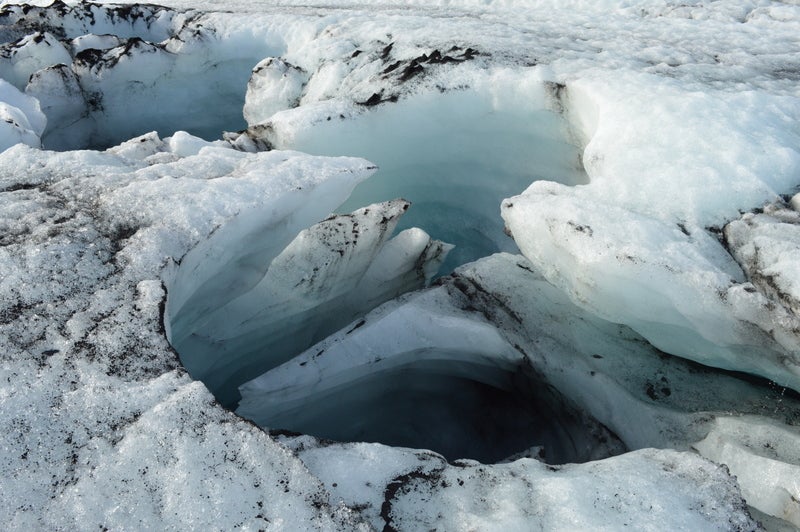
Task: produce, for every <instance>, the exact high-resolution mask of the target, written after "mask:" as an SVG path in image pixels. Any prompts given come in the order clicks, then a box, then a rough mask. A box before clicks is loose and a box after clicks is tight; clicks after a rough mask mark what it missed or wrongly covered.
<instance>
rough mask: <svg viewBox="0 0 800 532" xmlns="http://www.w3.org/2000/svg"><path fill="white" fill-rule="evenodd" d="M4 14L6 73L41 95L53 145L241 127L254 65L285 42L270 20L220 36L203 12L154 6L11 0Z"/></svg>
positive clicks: (1, 50) (0, 12) (1, 69)
mask: <svg viewBox="0 0 800 532" xmlns="http://www.w3.org/2000/svg"><path fill="white" fill-rule="evenodd" d="M0 20H2V22H3V24H2V26H3V28H2V30H0V34H2V36H3V37H5V40H6V41H7V42H6V43H5V44H3V45H2V46H0V77H2V78H3V79H6V80H8V81H9V82H10V83H12V84H13V85H14V86H16V88H17V89H19V90H20V91H24V92H25V93H26V94H28V95H29V96H33V97H35V98H37V99H38V100H39V102H40V105H41V109H42V112H43V113H44V114H45V116H46V117H47V126H46V128H45V130H44V132H43V134H42V135H41V141H42V146H43V147H44V148H46V149H52V150H73V149H105V148H108V147H111V146H114V145H116V144H119V143H120V142H123V141H125V140H128V139H131V138H134V137H137V136H139V135H142V134H144V133H148V132H150V131H154V130H155V131H157V132H158V134H159V135H160V136H161V137H162V138H163V137H166V136H170V135H171V134H173V133H174V132H176V131H180V130H183V131H187V132H189V133H191V134H193V135H196V136H199V137H201V138H204V139H206V140H216V139H219V138H221V137H222V134H223V132H224V131H239V130H242V129H244V128H245V127H246V123H245V120H244V117H243V114H242V108H243V106H244V102H245V91H246V87H247V82H248V80H249V78H250V74H251V71H252V68H253V66H254V65H256V64H257V63H258V62H259V61H260V60H261V59H262V58H264V57H268V56H273V55H280V54H281V53H283V52H284V51H285V46H286V45H285V43H284V42H283V41H282V39H281V38H280V37H279V36H277V35H274V34H273V33H271V32H270V31H269V30H268V29H264V30H263V31H262V33H261V34H258V33H256V34H254V33H253V32H252V31H245V32H244V34H243V35H238V34H236V32H233V33H232V34H231V35H227V36H226V37H225V38H224V39H223V38H221V37H220V36H219V35H217V33H215V30H213V29H211V28H210V27H208V26H209V25H208V24H207V23H205V22H204V20H203V19H202V17H200V16H199V15H198V14H197V13H191V12H189V13H181V12H178V11H174V10H171V9H169V8H165V7H160V6H155V5H133V6H113V5H112V6H104V5H100V4H91V3H84V4H77V5H67V4H65V3H64V2H61V1H56V2H54V3H53V4H52V5H50V6H47V7H36V6H13V5H11V6H6V7H4V8H2V9H0Z"/></svg>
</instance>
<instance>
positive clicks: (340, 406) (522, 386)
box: [258, 349, 625, 464]
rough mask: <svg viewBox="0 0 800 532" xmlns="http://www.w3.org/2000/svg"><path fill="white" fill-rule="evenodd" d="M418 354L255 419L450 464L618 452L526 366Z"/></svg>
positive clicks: (619, 447) (603, 432) (553, 460)
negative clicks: (438, 457) (431, 455)
mask: <svg viewBox="0 0 800 532" xmlns="http://www.w3.org/2000/svg"><path fill="white" fill-rule="evenodd" d="M425 351H426V352H415V353H410V354H408V355H409V358H412V359H416V360H414V361H411V362H406V363H404V364H402V365H398V366H393V367H390V368H387V369H382V370H380V369H377V368H376V369H375V370H374V371H371V372H369V373H366V374H364V375H362V376H360V377H354V378H353V379H351V380H350V379H344V378H343V379H342V380H341V381H340V385H338V386H336V387H335V388H333V389H329V390H326V391H325V392H324V393H316V394H314V393H310V394H309V395H308V396H306V397H305V398H303V399H302V400H295V401H287V402H285V403H280V402H279V403H278V406H279V408H277V409H276V410H275V412H274V413H273V414H272V415H270V416H267V418H265V419H259V420H258V421H259V423H262V424H264V425H265V426H269V427H271V428H278V427H280V428H281V429H284V430H288V431H294V432H301V433H304V434H310V435H313V436H316V437H319V438H325V439H330V440H335V441H365V442H377V443H383V444H386V445H392V446H400V447H410V448H417V449H430V450H433V451H436V452H438V453H440V454H442V455H443V456H444V457H445V458H447V459H448V460H450V461H452V460H457V459H464V458H465V459H473V460H478V461H480V462H483V463H495V462H498V461H502V460H505V459H509V458H516V457H521V456H531V457H535V458H537V459H540V460H543V461H545V462H547V463H550V464H563V463H578V462H585V461H588V460H594V459H599V458H604V457H607V456H611V455H614V454H619V453H621V452H624V451H625V446H624V444H622V442H620V441H619V439H618V438H617V437H616V436H614V435H613V434H612V433H611V432H610V431H608V430H607V429H606V428H605V427H603V426H602V425H600V424H599V423H597V422H596V421H594V420H592V419H590V418H589V417H588V416H586V415H585V414H583V413H581V412H579V411H578V410H577V409H575V408H573V407H572V406H570V405H569V403H568V402H567V401H565V400H564V398H563V397H561V396H560V394H559V393H558V392H556V391H555V390H553V389H552V388H551V387H549V386H548V385H547V384H546V383H544V382H542V381H541V380H540V379H538V378H536V377H535V376H534V375H531V374H530V372H529V371H527V368H526V367H517V366H507V367H504V366H503V365H502V364H497V365H487V364H485V363H477V362H472V361H470V358H480V357H473V354H463V356H460V355H459V354H454V353H436V352H435V350H434V349H431V350H425ZM403 358H407V357H405V356H404V357H403ZM437 358H439V360H436V359H437ZM454 358H455V359H459V358H460V360H453V359H454Z"/></svg>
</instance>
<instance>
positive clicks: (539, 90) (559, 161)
mask: <svg viewBox="0 0 800 532" xmlns="http://www.w3.org/2000/svg"><path fill="white" fill-rule="evenodd" d="M520 84H522V85H523V87H522V88H520V87H519V85H520ZM559 87H560V86H557V85H555V84H552V83H547V82H541V81H538V82H536V83H530V82H528V83H521V82H520V80H519V79H514V78H511V79H502V78H500V79H497V78H495V79H491V80H489V81H485V82H482V83H476V87H473V88H469V89H461V90H454V91H449V92H444V93H441V92H439V91H436V90H434V91H430V92H425V93H422V94H417V95H414V96H410V97H408V98H405V99H401V100H400V101H399V102H397V103H389V104H382V105H380V106H378V107H377V108H375V109H371V110H369V111H367V112H365V113H363V114H361V115H359V116H357V117H356V118H355V119H347V120H343V119H341V118H340V117H338V116H336V115H334V116H333V117H331V119H330V120H324V121H321V122H317V123H314V124H313V125H311V126H310V127H305V128H303V129H301V130H299V131H292V132H291V135H290V136H287V137H288V138H287V139H286V140H282V138H281V136H280V132H279V133H278V134H277V138H276V145H277V146H278V147H282V148H284V147H285V148H291V149H296V150H299V151H304V152H307V153H313V154H319V155H332V156H336V155H353V156H359V157H364V158H366V159H368V160H370V161H372V162H374V163H375V164H377V165H378V166H379V168H380V170H379V171H378V173H377V174H376V175H374V176H373V177H372V178H370V179H369V180H367V181H365V182H364V183H362V184H361V185H359V186H358V187H357V188H356V190H355V191H354V193H353V194H352V195H351V197H350V199H349V200H348V201H347V202H346V203H345V204H344V205H343V206H342V207H341V209H340V211H341V212H348V211H349V210H352V209H354V208H357V207H359V206H363V205H367V204H369V203H373V202H376V201H384V200H387V199H391V198H394V197H403V198H405V199H407V200H409V201H411V203H412V204H413V208H412V209H411V210H410V211H409V213H408V214H407V215H406V216H405V217H404V218H403V220H402V221H401V222H400V225H399V226H398V230H402V229H405V228H407V227H421V228H422V229H424V230H425V231H427V232H428V233H429V234H430V235H431V236H432V237H434V238H437V239H439V240H443V241H445V242H449V243H451V244H455V246H456V247H455V249H454V250H453V251H452V252H451V253H450V255H449V256H448V260H447V262H446V263H445V264H444V266H443V267H442V270H441V271H442V273H449V272H450V271H452V270H453V268H455V267H456V266H459V265H461V264H465V263H467V262H471V261H473V260H477V259H479V258H481V257H485V256H488V255H491V254H492V253H496V252H500V251H505V252H512V253H513V252H518V250H517V247H516V245H515V244H514V241H513V240H512V239H511V238H509V237H508V236H506V235H505V234H504V231H503V229H504V227H503V221H502V219H501V218H500V215H499V212H500V203H501V201H502V200H503V199H504V198H508V197H511V196H514V195H516V194H519V193H520V192H522V191H523V190H525V189H526V188H527V187H528V186H529V185H530V184H531V183H532V182H534V181H537V180H542V179H546V180H550V181H556V182H559V183H563V184H566V185H577V184H583V183H587V182H588V177H587V175H586V173H585V171H584V169H583V165H582V161H581V146H580V142H579V141H578V140H577V138H576V136H575V134H574V133H573V132H572V131H571V129H570V126H569V123H568V121H567V120H566V119H565V117H564V115H563V112H562V108H563V107H562V103H561V102H560V101H559V98H560V97H561V92H562V91H561V89H563V87H561V88H559ZM525 89H528V90H525ZM278 131H280V130H278Z"/></svg>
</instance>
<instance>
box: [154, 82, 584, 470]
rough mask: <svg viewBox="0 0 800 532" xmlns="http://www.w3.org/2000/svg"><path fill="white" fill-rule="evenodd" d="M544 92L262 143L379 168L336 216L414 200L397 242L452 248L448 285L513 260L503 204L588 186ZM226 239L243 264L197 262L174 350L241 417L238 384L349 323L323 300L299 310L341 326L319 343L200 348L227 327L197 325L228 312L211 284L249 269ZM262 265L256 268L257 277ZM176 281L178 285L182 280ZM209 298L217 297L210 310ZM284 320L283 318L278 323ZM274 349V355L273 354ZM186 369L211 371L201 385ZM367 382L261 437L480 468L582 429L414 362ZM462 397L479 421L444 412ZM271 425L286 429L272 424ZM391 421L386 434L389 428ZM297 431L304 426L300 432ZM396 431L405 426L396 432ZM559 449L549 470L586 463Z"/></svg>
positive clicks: (320, 127)
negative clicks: (467, 269) (411, 236)
mask: <svg viewBox="0 0 800 532" xmlns="http://www.w3.org/2000/svg"><path fill="white" fill-rule="evenodd" d="M542 86H544V87H545V88H544V89H543V88H542ZM551 89H552V88H551ZM551 89H548V88H547V85H546V84H544V85H540V86H539V97H538V98H533V99H531V98H527V96H528V95H526V94H525V92H524V91H515V90H513V88H511V87H502V86H501V87H497V86H492V87H490V88H489V89H484V90H478V89H474V88H473V89H459V90H452V91H436V90H434V91H429V92H423V93H421V94H416V95H412V96H409V97H407V98H402V99H400V100H399V101H398V102H394V103H385V104H382V105H379V106H377V107H374V108H364V109H362V111H363V112H360V113H357V114H356V116H355V117H350V118H345V117H343V116H339V115H338V114H337V115H333V116H331V117H328V118H325V117H323V118H322V120H321V121H319V120H315V121H309V123H305V124H304V125H302V126H300V127H299V128H295V129H294V130H293V131H291V132H290V133H291V134H286V135H285V136H282V134H281V128H280V124H276V126H275V127H274V128H273V129H272V134H273V135H274V137H273V138H269V140H270V142H271V143H272V144H273V145H274V146H275V147H276V148H278V149H293V150H298V151H303V152H306V153H311V154H315V155H330V156H340V155H347V156H361V157H364V158H366V159H369V160H370V161H372V162H375V163H377V164H378V165H379V167H380V170H379V172H378V173H377V174H375V175H374V176H373V177H371V178H370V179H368V180H367V181H365V182H364V183H362V184H361V185H359V186H358V187H357V188H356V190H355V191H354V193H353V194H352V195H351V197H350V198H349V199H348V200H347V201H346V203H344V204H343V205H341V206H340V208H339V210H338V212H340V213H346V212H350V211H353V210H355V209H358V208H361V207H364V206H366V205H369V204H372V203H376V202H379V201H384V200H389V199H392V198H398V197H403V198H405V199H408V200H410V201H411V202H412V207H411V209H409V210H408V212H407V213H406V214H405V215H404V216H403V218H402V219H401V221H400V224H399V226H398V227H397V229H396V230H397V231H401V230H403V229H405V228H409V227H420V228H422V229H424V230H425V231H427V232H428V233H429V234H430V235H431V236H432V237H433V238H436V239H439V240H442V241H445V242H449V243H452V244H455V245H456V248H455V250H454V251H452V252H451V254H450V256H449V257H448V260H447V262H446V263H445V264H444V265H443V266H442V268H441V272H442V274H447V273H449V272H451V271H452V269H453V268H455V267H457V266H459V265H461V264H465V263H467V262H470V261H473V260H476V259H479V258H481V257H484V256H488V255H490V254H493V253H495V252H498V251H510V252H517V248H516V246H515V244H514V242H513V240H512V239H511V238H510V237H509V236H507V235H506V234H505V232H504V227H503V222H502V219H501V217H500V203H501V201H502V200H503V199H504V198H507V197H510V196H513V195H515V194H518V193H520V192H522V191H523V190H525V189H526V188H527V187H528V186H529V185H530V184H531V183H532V182H533V181H536V180H541V179H547V180H552V181H557V182H560V183H563V184H566V185H577V184H581V183H586V182H588V178H587V176H586V174H585V172H584V170H583V166H582V164H581V150H580V147H579V146H578V142H576V140H575V136H574V135H573V134H572V132H571V130H570V127H569V124H568V122H567V120H565V118H564V115H563V113H562V112H560V111H561V102H560V101H558V96H559V93H560V91H559V90H551ZM498 91H499V92H498ZM504 91H505V92H504ZM289 112H290V113H292V112H302V110H295V111H289ZM293 123H295V124H296V123H297V122H296V121H293ZM222 233H228V234H227V235H226V236H225V239H227V240H226V242H225V243H224V247H226V248H227V249H228V250H229V251H231V250H235V249H239V250H241V251H240V252H241V253H242V254H243V256H242V257H240V258H238V259H237V258H236V257H228V258H227V259H226V261H225V263H224V264H222V263H221V264H219V265H217V266H212V265H209V264H208V263H205V264H203V266H202V267H203V268H204V269H206V268H212V269H213V268H217V269H218V270H219V272H218V275H217V274H208V275H206V276H205V278H206V279H208V281H207V283H206V284H207V285H208V286H199V287H197V288H196V292H197V293H196V294H194V295H189V294H187V295H186V297H185V301H195V302H197V303H198V304H196V305H195V304H192V305H184V307H185V308H186V310H185V311H184V310H179V311H177V312H176V313H174V314H172V313H170V314H169V319H170V322H171V325H172V331H173V335H174V336H177V337H181V338H182V340H181V341H179V342H178V343H174V344H173V345H174V346H175V348H176V350H177V351H178V352H179V353H180V355H181V358H182V359H183V361H184V364H185V365H186V367H187V368H188V369H189V371H190V372H191V373H192V375H193V376H194V377H195V378H198V379H200V380H202V381H203V382H205V383H206V385H207V386H208V387H209V389H211V391H212V392H213V393H214V394H215V396H216V397H217V398H218V399H219V401H220V402H221V403H222V404H223V405H225V406H227V407H228V408H235V407H236V404H237V402H238V400H239V393H238V387H239V386H240V385H242V384H243V383H245V382H248V381H250V380H251V379H254V378H255V377H258V376H259V375H261V374H263V373H264V372H268V371H269V370H270V369H271V368H273V367H276V366H278V365H279V364H280V363H282V362H285V361H287V360H290V359H291V358H293V357H294V356H296V355H298V354H300V353H301V352H303V351H305V350H306V349H308V348H309V347H311V346H313V345H314V344H315V343H317V342H319V341H320V340H323V339H324V338H325V337H326V336H327V334H330V333H331V332H332V331H334V330H336V329H338V328H341V327H344V326H345V325H347V324H348V323H350V322H351V320H352V319H353V317H352V316H351V312H350V311H349V309H346V308H343V309H340V310H337V309H336V308H332V307H331V303H330V302H329V301H320V302H319V304H318V306H317V307H316V308H311V309H308V310H305V311H303V313H302V320H307V322H308V323H316V322H319V321H321V320H323V321H324V320H327V322H331V321H332V320H333V321H335V320H337V319H338V320H340V321H342V322H341V323H338V322H337V323H327V325H326V326H325V327H314V328H313V329H314V330H318V331H319V332H318V333H313V332H311V333H309V334H298V335H289V337H288V338H281V339H280V341H279V342H277V341H276V340H275V335H274V334H264V335H261V336H260V338H262V339H263V341H264V343H263V344H261V345H251V344H252V342H250V341H249V340H247V339H248V338H251V337H250V336H245V335H244V333H243V334H242V335H238V334H237V333H236V332H235V331H233V332H230V333H229V334H225V335H224V338H223V337H222V335H221V336H219V337H215V338H207V331H209V330H215V329H219V328H220V327H218V326H217V325H221V323H220V324H214V323H209V320H208V319H207V318H204V317H203V316H199V315H198V313H201V314H202V313H203V311H202V310H198V309H203V308H206V309H209V310H208V312H209V313H211V312H212V310H211V309H214V308H217V307H220V306H222V305H224V304H225V301H223V299H224V298H226V297H230V296H229V294H228V291H227V290H225V289H223V288H220V287H216V288H215V286H211V285H213V284H214V283H216V282H217V280H218V279H221V278H224V279H228V280H230V278H231V276H232V275H236V272H234V271H231V265H236V264H244V265H249V266H252V260H251V259H252V257H251V256H249V255H248V256H244V255H245V254H248V253H249V254H251V255H252V254H254V253H255V252H254V251H253V249H252V244H248V243H247V242H244V241H243V242H239V243H235V242H233V241H231V240H230V239H231V238H233V239H236V238H239V239H242V240H244V239H246V238H247V235H240V236H238V237H237V236H235V235H236V231H231V232H226V231H221V232H220V234H222ZM220 238H221V237H220ZM264 256H266V255H264ZM270 260H271V259H270ZM184 266H185V265H182V266H181V269H183V268H184ZM268 266H269V264H263V265H261V266H260V269H261V270H263V271H262V273H263V272H265V271H266V268H268ZM321 266H323V265H320V267H321ZM187 269H188V268H187ZM245 270H246V271H245ZM207 273H208V272H207ZM190 274H191V273H190ZM177 275H178V276H180V275H181V271H180V270H179V271H178V272H177ZM241 275H243V276H245V275H247V276H252V275H253V271H252V268H249V269H248V268H245V269H243V271H242V273H241ZM250 284H251V285H252V284H253V283H252V282H251V283H250ZM188 285H191V283H190V282H189V283H188ZM200 296H201V297H200ZM237 297H239V296H237ZM209 298H210V299H209ZM214 298H221V299H220V301H212V300H211V299H214ZM378 303H379V302H376V303H375V304H378ZM263 304H264V305H265V308H266V307H268V306H270V302H268V301H267V302H263ZM351 304H352V301H351ZM168 306H169V305H168ZM271 308H273V310H271V311H270V319H271V320H272V321H274V322H275V323H282V322H294V321H297V319H300V317H299V315H298V316H293V315H292V314H291V312H292V311H291V310H280V309H278V310H274V308H275V307H274V306H273V307H271ZM368 310H369V308H366V309H364V312H367V311H368ZM281 312H286V313H287V315H286V316H282V315H280V313H281ZM187 313H188V314H187ZM315 313H316V314H315ZM220 319H223V318H220ZM247 319H248V316H239V317H237V316H230V315H228V314H225V316H224V320H226V322H230V323H234V324H235V323H240V322H241V323H243V322H246V321H247ZM212 321H213V319H212ZM193 324H195V325H197V330H194V329H193V327H194V326H195V325H193ZM298 325H300V324H299V323H298ZM268 327H269V326H268ZM323 331H324V333H323ZM256 336H257V335H253V336H252V337H256ZM245 340H247V341H245ZM245 344H246V345H245ZM243 346H244V347H243ZM276 349H279V350H280V351H281V352H280V353H275V352H274V351H275V350H276ZM254 358H255V359H256V360H254ZM263 359H269V360H273V361H275V362H274V363H272V362H270V364H271V365H269V366H266V365H265V364H264V363H262V362H259V360H263ZM229 366H230V367H229ZM464 367H467V369H469V367H468V366H464ZM193 368H205V369H204V370H203V371H205V372H206V373H202V372H198V371H193ZM253 368H259V369H258V370H257V371H255V370H254V369H253ZM429 370H430V371H429ZM472 370H474V372H478V373H480V372H483V371H485V368H482V367H480V366H475V367H474V368H472ZM504 375H505V377H504V378H507V379H513V378H514V374H513V372H505V373H504ZM361 384H363V385H364V390H362V391H361V392H360V393H353V394H346V395H345V396H343V397H341V398H340V399H341V400H340V401H335V402H334V403H335V404H332V403H331V402H329V401H319V400H316V399H313V398H309V399H308V401H307V404H306V403H303V404H302V405H301V408H300V411H301V412H302V416H293V420H292V421H293V422H292V423H291V424H288V423H286V425H287V426H281V425H282V423H270V424H269V426H266V425H265V427H266V428H270V429H292V428H295V429H296V428H297V427H301V428H306V429H308V432H309V433H311V434H314V435H317V436H321V437H327V438H333V439H337V440H343V441H362V440H367V441H376V442H381V443H386V444H391V445H403V446H408V447H418V448H430V449H432V450H435V451H438V452H441V453H443V454H444V455H445V456H447V457H448V458H450V459H457V458H476V459H479V460H483V461H488V462H491V461H496V460H499V459H501V458H504V457H506V456H508V455H509V454H512V453H513V452H517V451H520V450H523V449H526V448H530V447H532V446H535V445H537V444H539V443H541V442H539V441H538V440H539V439H541V435H542V434H546V435H547V436H545V438H546V439H547V438H550V439H554V440H558V441H562V442H568V441H571V440H574V438H575V436H574V434H576V433H577V432H581V431H582V430H583V428H580V427H578V425H580V424H577V425H576V423H574V422H569V423H567V425H568V426H569V428H568V429H566V432H567V433H568V435H567V436H566V437H563V436H561V435H559V433H562V432H564V431H565V429H564V426H567V425H565V424H564V423H562V422H561V421H558V420H556V421H554V419H556V418H558V416H559V415H560V414H558V409H557V408H551V409H543V408H540V407H537V406H536V404H535V401H534V402H530V401H528V402H527V403H526V400H525V399H522V398H521V396H520V395H519V394H518V393H516V392H514V391H512V390H511V388H509V387H504V386H501V387H497V386H489V385H486V384H485V382H484V379H483V377H482V376H478V375H477V373H476V374H475V375H471V374H469V371H467V373H465V374H459V375H457V376H454V375H447V373H446V372H444V373H443V372H442V368H434V369H431V368H429V367H427V366H425V365H424V364H423V365H415V364H413V363H411V364H409V365H408V367H407V368H405V369H403V370H402V371H398V372H394V373H392V374H391V375H388V376H386V375H384V376H375V378H369V379H367V380H365V381H364V382H363V383H361ZM531 386H533V387H536V386H538V385H537V384H531ZM456 395H457V396H459V397H462V398H463V401H466V402H467V403H469V404H470V405H472V407H474V408H472V407H470V408H471V409H472V410H474V412H473V413H472V414H469V415H466V416H461V417H460V418H459V417H457V416H454V412H456V411H457V410H459V409H460V408H462V407H463V403H462V402H458V401H457V402H453V401H452V397H453V396H456ZM301 403H302V401H301ZM544 412H547V413H544ZM276 415H277V416H278V418H279V417H280V413H276ZM565 415H566V414H565ZM354 416H355V417H354ZM387 416H388V417H389V418H392V420H393V421H392V423H387ZM562 417H563V416H562ZM567 417H570V416H567ZM298 420H300V421H302V420H304V421H303V422H302V423H299V424H298ZM395 421H396V423H395ZM398 423H399V424H400V425H401V426H402V427H404V428H401V429H400V430H397V428H396V427H395V425H397V424H398ZM289 425H291V426H289ZM576 427H577V428H576ZM566 446H567V444H565V445H562V446H561V447H565V449H562V450H561V451H557V452H556V455H554V456H552V457H551V459H554V460H556V461H560V460H573V461H580V460H581V457H580V456H579V455H580V454H581V453H580V452H578V451H576V450H575V449H573V450H566ZM549 447H550V448H551V449H553V448H558V447H559V445H558V444H556V445H549ZM590 447H591V446H590ZM562 455H563V456H562Z"/></svg>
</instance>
